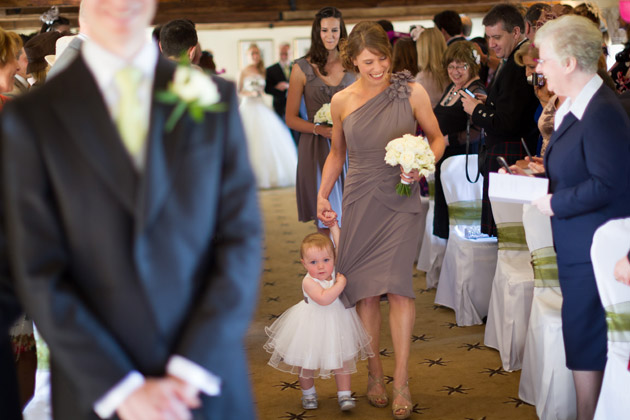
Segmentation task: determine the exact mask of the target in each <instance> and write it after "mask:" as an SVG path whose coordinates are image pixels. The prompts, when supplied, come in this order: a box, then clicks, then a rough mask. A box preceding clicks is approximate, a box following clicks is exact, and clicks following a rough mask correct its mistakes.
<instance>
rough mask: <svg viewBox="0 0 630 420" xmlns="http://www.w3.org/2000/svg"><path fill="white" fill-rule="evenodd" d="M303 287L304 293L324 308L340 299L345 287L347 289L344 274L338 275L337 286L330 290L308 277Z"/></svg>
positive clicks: (303, 282)
mask: <svg viewBox="0 0 630 420" xmlns="http://www.w3.org/2000/svg"><path fill="white" fill-rule="evenodd" d="M302 287H304V291H305V292H306V294H307V295H308V296H309V297H310V298H311V299H313V301H315V302H316V303H318V304H320V305H322V306H327V305H330V304H331V303H333V302H334V301H335V299H337V297H339V295H340V294H341V292H342V291H343V289H344V287H346V278H345V276H344V275H343V274H337V278H336V281H335V284H334V285H333V286H332V287H331V288H329V289H324V288H323V287H322V286H320V285H319V284H318V283H317V282H316V281H315V280H313V279H311V278H309V277H306V278H305V279H304V280H303V281H302Z"/></svg>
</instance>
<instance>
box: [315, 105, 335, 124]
mask: <svg viewBox="0 0 630 420" xmlns="http://www.w3.org/2000/svg"><path fill="white" fill-rule="evenodd" d="M313 122H314V123H315V124H327V125H330V126H332V115H330V104H329V103H327V104H324V105H322V107H321V108H319V110H318V111H317V112H316V113H315V116H314V117H313Z"/></svg>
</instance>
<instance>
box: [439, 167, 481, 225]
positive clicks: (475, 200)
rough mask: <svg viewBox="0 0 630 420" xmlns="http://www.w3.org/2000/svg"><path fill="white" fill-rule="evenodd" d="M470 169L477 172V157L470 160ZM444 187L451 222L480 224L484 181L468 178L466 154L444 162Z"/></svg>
mask: <svg viewBox="0 0 630 420" xmlns="http://www.w3.org/2000/svg"><path fill="white" fill-rule="evenodd" d="M468 171H469V172H470V173H476V172H477V159H469V160H468ZM441 179H442V189H443V190H444V198H445V199H446V204H447V205H448V216H449V224H451V225H479V224H480V223H481V197H482V193H483V181H482V182H477V183H475V184H471V183H470V182H468V181H467V180H466V156H465V155H457V156H451V157H449V158H448V159H446V160H445V161H444V162H443V163H442V173H441Z"/></svg>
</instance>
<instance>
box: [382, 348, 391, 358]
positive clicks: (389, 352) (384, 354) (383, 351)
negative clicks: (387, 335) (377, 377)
mask: <svg viewBox="0 0 630 420" xmlns="http://www.w3.org/2000/svg"><path fill="white" fill-rule="evenodd" d="M378 353H379V354H380V355H381V356H384V357H389V356H391V355H392V354H394V352H393V351H389V350H387V348H384V349H383V350H381V351H379V352H378Z"/></svg>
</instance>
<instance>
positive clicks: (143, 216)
mask: <svg viewBox="0 0 630 420" xmlns="http://www.w3.org/2000/svg"><path fill="white" fill-rule="evenodd" d="M174 68H175V65H174V64H172V63H170V62H169V61H168V60H166V59H164V58H161V57H160V59H159V61H158V64H157V68H156V73H155V86H154V90H155V91H158V90H162V89H165V88H166V85H167V83H168V81H169V80H171V79H172V76H173V73H174ZM214 81H215V82H216V83H217V85H218V86H219V90H220V93H221V101H222V102H224V103H225V104H226V105H227V108H228V109H227V111H226V112H222V113H207V114H206V115H205V119H204V121H203V123H197V122H195V121H193V120H192V119H190V118H189V117H188V115H184V116H183V117H182V118H181V119H180V120H179V122H178V124H177V125H176V126H175V128H174V130H173V131H172V132H170V133H166V132H165V129H164V125H165V122H166V119H167V118H168V116H169V115H170V113H171V112H172V110H173V106H172V105H165V104H163V103H160V102H157V101H154V102H153V104H152V110H151V116H150V128H149V134H148V150H147V158H146V166H145V168H144V171H143V173H142V174H138V173H137V172H136V170H135V168H134V166H133V164H132V161H131V159H130V158H129V156H128V154H127V151H126V150H125V148H124V145H123V144H122V142H121V140H120V137H119V135H118V131H117V129H116V127H115V125H114V123H113V122H112V119H111V117H110V115H109V113H108V111H107V109H106V106H105V104H104V101H103V99H102V97H101V93H100V91H99V90H98V87H97V85H96V83H95V81H94V80H93V78H92V75H91V73H90V72H89V70H88V69H87V67H86V65H85V63H84V61H83V59H82V57H81V56H79V57H78V58H77V59H76V60H75V61H73V62H72V63H71V64H70V66H69V67H68V68H67V69H66V71H64V72H62V73H61V74H59V75H58V76H57V77H55V78H54V79H52V80H50V81H49V82H47V83H46V84H45V85H43V86H42V87H41V88H40V89H38V90H37V91H35V92H33V93H32V94H30V95H26V96H24V97H21V98H18V99H16V100H14V101H13V102H12V103H11V104H10V105H9V106H7V107H5V110H4V112H3V115H2V119H3V123H2V136H3V140H4V141H3V146H4V148H3V153H2V159H3V161H2V169H3V174H2V175H3V178H2V179H3V180H4V190H5V197H6V202H5V203H6V205H7V220H8V223H7V226H8V227H9V228H8V237H9V243H10V244H11V246H10V255H11V263H12V268H13V271H14V275H15V277H16V283H17V292H18V294H19V295H20V297H21V299H22V301H23V302H24V305H25V307H26V310H27V311H28V312H29V314H31V316H32V318H33V320H34V321H35V323H36V324H37V325H38V328H39V329H40V331H41V333H42V336H43V337H44V339H45V340H46V341H47V342H48V344H49V346H50V351H51V372H52V376H51V378H52V392H53V410H54V413H53V414H54V416H56V417H55V418H60V419H95V418H96V415H95V414H94V413H93V412H92V407H93V404H94V402H95V401H97V400H98V399H99V398H100V397H102V396H103V395H104V394H105V393H106V392H107V391H109V390H110V389H111V388H112V387H113V386H114V385H116V384H117V383H118V382H119V381H120V380H121V379H122V378H123V377H124V376H125V375H127V374H128V373H129V372H130V371H132V370H137V371H139V372H141V373H142V374H144V375H145V376H161V375H163V374H164V372H165V365H166V363H167V361H168V359H169V357H170V356H171V355H174V354H178V355H181V356H183V357H185V358H187V359H189V360H191V361H193V362H195V363H197V364H199V365H200V366H203V367H205V368H206V369H208V370H209V371H211V372H213V373H215V374H216V375H218V376H220V377H221V378H222V379H223V386H222V395H221V396H220V397H204V398H203V407H202V409H201V410H198V411H197V412H196V413H195V418H198V419H210V418H212V419H223V418H225V419H227V418H242V419H245V418H253V417H254V414H253V408H252V404H251V395H250V388H249V386H248V383H249V380H248V376H247V363H246V358H245V354H244V350H243V343H242V338H243V336H244V334H245V332H246V329H247V325H248V323H249V320H250V317H251V314H252V312H253V310H254V306H255V302H256V295H257V289H258V276H259V270H260V249H261V246H260V245H261V223H260V215H259V211H258V205H257V198H256V182H255V181H254V176H253V173H252V171H251V168H250V165H249V161H248V155H247V150H246V144H245V140H244V139H245V135H244V133H243V129H242V126H241V122H240V117H239V114H238V102H237V98H236V92H235V89H234V86H233V84H231V83H229V82H226V81H223V80H222V79H220V78H215V79H214ZM77 86H80V87H81V88H79V89H77V88H76V87H77Z"/></svg>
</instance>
